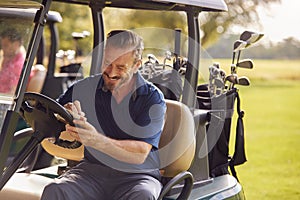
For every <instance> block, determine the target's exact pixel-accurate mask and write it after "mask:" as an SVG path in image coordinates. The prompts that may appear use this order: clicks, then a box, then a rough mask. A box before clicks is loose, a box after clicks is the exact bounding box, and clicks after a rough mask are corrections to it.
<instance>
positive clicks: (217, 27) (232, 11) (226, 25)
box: [200, 0, 281, 47]
mask: <svg viewBox="0 0 300 200" xmlns="http://www.w3.org/2000/svg"><path fill="white" fill-rule="evenodd" d="M225 2H226V4H227V7H228V12H215V13H202V14H201V16H200V18H201V29H202V31H203V34H202V41H201V42H202V46H203V47H208V46H210V45H211V44H212V43H214V42H216V41H217V39H218V38H219V37H220V36H221V35H222V34H224V33H226V32H227V31H228V30H229V29H230V27H231V26H232V25H233V24H235V25H242V26H244V25H249V24H251V25H252V26H253V27H257V26H260V24H259V16H258V13H257V9H258V7H263V8H265V9H267V8H268V6H269V5H270V4H272V3H279V2H281V0H268V1H261V0H225Z"/></svg>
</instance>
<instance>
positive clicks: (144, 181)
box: [112, 174, 162, 200]
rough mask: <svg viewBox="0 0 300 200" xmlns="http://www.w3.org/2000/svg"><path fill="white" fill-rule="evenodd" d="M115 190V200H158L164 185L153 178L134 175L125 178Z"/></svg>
mask: <svg viewBox="0 0 300 200" xmlns="http://www.w3.org/2000/svg"><path fill="white" fill-rule="evenodd" d="M114 188H115V189H114V192H113V198H112V199H114V200H141V199H143V200H156V199H157V198H158V197H159V194H160V191H161V189H162V184H161V183H160V181H159V180H157V179H156V178H153V177H152V176H149V175H141V174H133V175H130V176H127V177H126V176H124V177H123V178H122V180H120V182H119V184H118V185H116V186H115V187H114Z"/></svg>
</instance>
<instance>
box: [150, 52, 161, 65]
mask: <svg viewBox="0 0 300 200" xmlns="http://www.w3.org/2000/svg"><path fill="white" fill-rule="evenodd" d="M147 58H148V59H149V61H151V62H152V63H155V64H159V61H158V59H157V58H156V57H155V55H153V54H152V53H149V54H147Z"/></svg>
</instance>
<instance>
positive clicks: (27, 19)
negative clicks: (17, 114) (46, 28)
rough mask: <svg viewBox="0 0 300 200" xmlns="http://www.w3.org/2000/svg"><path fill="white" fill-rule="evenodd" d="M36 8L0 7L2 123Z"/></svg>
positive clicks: (0, 100)
mask: <svg viewBox="0 0 300 200" xmlns="http://www.w3.org/2000/svg"><path fill="white" fill-rule="evenodd" d="M34 13H35V10H32V9H16V8H0V109H1V111H0V125H1V126H2V123H3V118H4V115H5V111H6V110H7V109H9V107H10V104H12V99H13V97H14V95H15V92H16V91H15V90H16V88H17V84H18V82H19V79H20V75H21V72H22V69H23V64H24V61H25V57H26V52H27V47H28V43H29V39H30V38H29V37H30V36H31V33H32V30H33V19H34Z"/></svg>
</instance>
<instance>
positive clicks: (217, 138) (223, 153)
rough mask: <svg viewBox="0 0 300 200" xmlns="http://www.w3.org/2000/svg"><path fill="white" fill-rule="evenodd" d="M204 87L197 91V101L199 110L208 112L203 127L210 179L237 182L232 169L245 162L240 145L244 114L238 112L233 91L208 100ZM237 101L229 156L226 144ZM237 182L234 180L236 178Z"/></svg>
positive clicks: (235, 91)
mask: <svg viewBox="0 0 300 200" xmlns="http://www.w3.org/2000/svg"><path fill="white" fill-rule="evenodd" d="M208 87H209V86H208V84H203V85H199V86H198V88H197V101H198V104H199V108H200V109H206V110H210V116H209V118H210V120H209V122H208V124H207V126H206V133H207V144H208V152H209V153H208V159H209V173H210V177H217V176H220V175H224V174H229V168H230V171H231V173H232V175H233V176H234V177H235V178H237V175H236V171H235V168H234V166H236V165H240V164H243V163H244V162H246V160H247V159H246V155H245V145H244V126H243V116H244V112H243V111H241V110H240V98H239V94H238V91H237V89H236V88H233V89H231V90H229V91H226V92H224V93H222V94H220V95H217V96H211V94H210V92H209V89H208ZM235 101H237V103H236V105H237V113H238V121H237V127H236V138H235V150H234V154H233V156H232V157H231V156H230V155H229V141H230V133H231V123H232V116H233V112H234V105H235ZM237 180H238V178H237Z"/></svg>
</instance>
